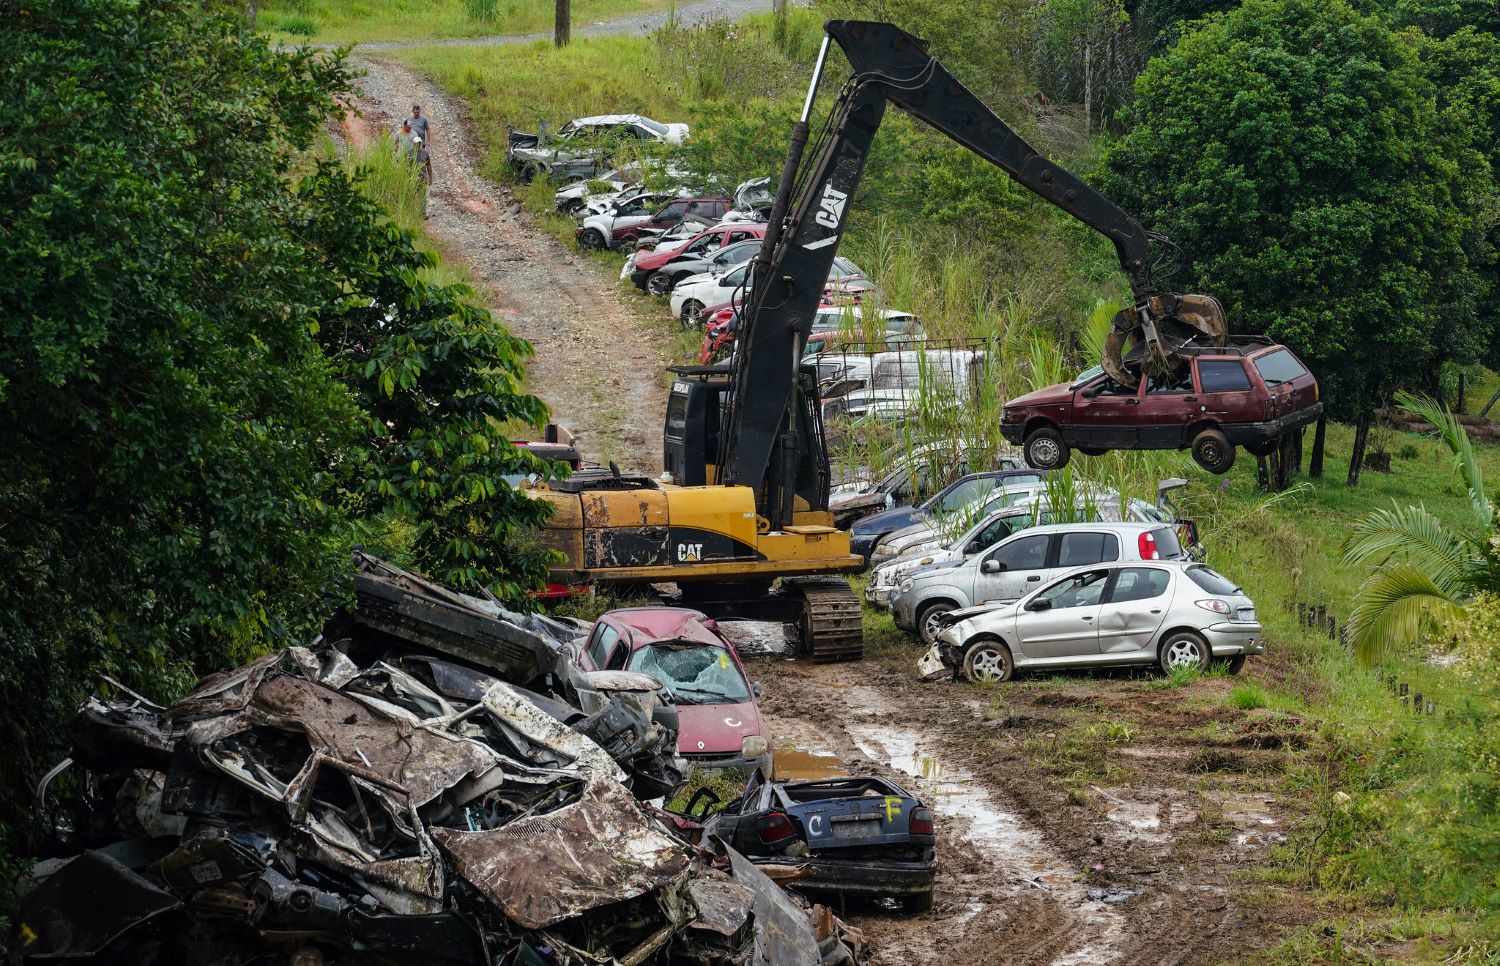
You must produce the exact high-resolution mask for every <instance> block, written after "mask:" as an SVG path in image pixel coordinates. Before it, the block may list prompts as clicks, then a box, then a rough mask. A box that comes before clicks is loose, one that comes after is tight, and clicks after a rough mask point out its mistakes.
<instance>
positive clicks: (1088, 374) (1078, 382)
mask: <svg viewBox="0 0 1500 966" xmlns="http://www.w3.org/2000/svg"><path fill="white" fill-rule="evenodd" d="M1102 375H1104V367H1103V366H1094V367H1093V368H1092V369H1085V370H1083V371H1082V372H1080V373H1079V374H1078V378H1077V379H1074V380H1073V381H1072V382H1071V383H1069V384H1068V388H1069V389H1078V388H1080V387H1082V386H1085V385H1087V384H1088V383H1090V382H1092V381H1093V380H1095V379H1098V378H1099V377H1100V376H1102Z"/></svg>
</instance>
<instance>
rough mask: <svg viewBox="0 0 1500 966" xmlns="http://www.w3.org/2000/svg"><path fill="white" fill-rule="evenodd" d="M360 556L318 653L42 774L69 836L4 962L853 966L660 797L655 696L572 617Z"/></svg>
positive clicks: (128, 696)
mask: <svg viewBox="0 0 1500 966" xmlns="http://www.w3.org/2000/svg"><path fill="white" fill-rule="evenodd" d="M355 563H356V569H357V575H356V589H357V604H356V606H355V607H354V608H353V609H352V610H350V611H349V612H347V613H345V614H342V615H341V616H339V617H338V618H336V619H335V620H334V621H332V622H331V623H330V624H329V625H328V627H327V628H326V629H325V632H324V635H323V636H322V637H321V638H320V639H319V640H318V641H316V642H314V643H313V645H311V646H310V647H306V648H302V647H296V648H291V649H289V650H286V651H280V652H276V653H274V654H270V655H267V656H265V657H262V658H260V659H259V660H256V661H254V662H252V663H250V664H249V665H247V666H245V667H242V668H239V669H238V670H236V671H233V672H230V673H227V674H217V675H213V676H210V677H208V678H205V679H204V680H202V681H201V682H199V684H198V686H197V688H196V689H195V690H194V691H193V692H192V693H191V694H189V695H187V696H186V697H184V698H182V699H181V700H179V701H177V702H176V703H174V704H172V705H171V706H169V707H161V706H159V705H156V704H153V703H152V702H150V701H149V700H147V699H145V698H144V697H141V696H139V695H135V694H133V693H130V692H128V691H127V690H125V689H124V688H122V687H120V686H116V687H115V690H116V691H117V692H119V695H118V696H116V697H111V698H109V699H104V698H100V697H95V698H92V699H90V700H89V701H88V702H87V703H86V704H85V706H84V707H83V708H82V709H81V711H80V712H79V714H78V717H77V719H76V721H75V723H74V732H73V738H74V752H73V756H72V758H70V759H68V760H66V761H64V762H63V763H62V764H60V765H59V766H58V767H57V768H55V769H54V770H53V771H52V772H51V773H49V775H48V776H47V778H46V779H45V780H44V781H43V783H42V785H41V787H40V788H39V790H38V804H39V807H41V808H42V809H43V814H44V815H45V816H46V817H47V818H48V819H49V820H50V824H51V825H52V827H53V828H54V829H55V838H56V840H57V842H56V850H55V851H56V853H57V854H56V856H55V857H54V858H50V859H46V860H44V861H42V862H40V863H39V864H38V865H37V867H36V870H35V872H34V874H33V876H32V880H31V883H30V891H29V892H28V893H27V895H26V896H25V898H24V900H23V904H22V909H21V914H20V916H19V917H18V920H17V929H16V934H15V936H14V937H13V950H14V958H15V960H16V961H18V962H23V963H28V962H39V961H42V960H49V959H57V958H68V959H82V960H85V961H90V960H91V961H96V962H134V963H162V964H167V963H173V964H175V963H193V964H199V963H201V964H208V963H213V964H238V963H247V964H248V963H251V962H255V963H295V964H299V966H316V964H323V963H344V962H379V963H402V962H413V963H415V962H423V963H450V962H451V963H475V964H481V963H482V964H510V963H524V964H573V963H724V964H730V963H733V964H743V963H752V962H754V963H809V964H816V963H848V964H852V963H855V962H857V961H858V953H859V950H858V947H859V945H860V944H859V942H858V938H857V936H856V935H855V934H854V933H852V932H851V931H846V929H845V927H843V925H842V923H840V922H838V920H836V919H834V918H833V916H832V915H831V914H829V913H828V911H827V910H825V909H821V908H818V907H811V908H809V907H807V906H806V905H805V904H800V902H799V900H794V899H793V898H792V897H791V896H789V895H788V894H786V893H784V892H783V891H782V890H781V889H780V888H778V887H777V886H776V885H774V884H773V883H772V882H771V880H769V879H768V878H767V877H766V876H765V875H764V874H762V873H761V872H759V871H758V870H757V869H756V868H755V866H754V865H752V864H751V863H750V862H748V861H746V860H745V859H744V858H743V857H742V856H740V855H739V854H738V853H736V852H735V851H733V850H732V849H731V848H729V847H728V846H726V845H725V844H724V843H723V842H721V841H719V840H718V839H716V838H714V837H712V836H706V837H702V838H701V839H700V840H699V841H697V842H696V843H694V842H690V841H689V840H688V839H687V838H686V837H683V836H682V835H681V833H680V830H678V829H677V828H676V826H675V825H674V824H673V823H672V822H671V821H670V820H669V817H668V816H666V815H665V813H662V812H660V811H658V810H656V809H655V808H653V807H652V806H650V805H648V804H646V800H649V799H652V798H656V797H659V796H661V795H663V794H665V793H666V792H667V791H668V790H670V789H672V788H674V787H676V786H677V785H678V784H679V783H680V781H681V779H682V774H681V761H680V759H679V758H678V756H677V752H676V745H677V729H676V710H675V708H674V707H673V706H672V705H671V704H670V702H669V699H668V700H664V699H663V697H662V695H661V693H660V692H659V691H657V690H655V689H654V688H639V687H633V686H631V685H630V682H624V686H620V683H619V682H616V681H615V680H614V678H612V677H610V676H608V675H606V676H605V677H604V678H603V679H595V678H594V677H593V676H591V675H590V674H589V673H587V672H584V671H582V670H580V669H578V668H577V667H576V666H575V665H574V664H573V662H572V661H571V660H570V659H569V656H568V644H569V642H570V641H571V640H572V639H573V638H574V637H575V636H576V628H574V627H572V626H570V625H568V624H565V623H562V622H558V621H553V620H549V619H547V618H539V617H534V616H524V615H519V614H514V613H510V612H508V611H505V610H503V609H502V608H501V607H499V606H498V605H497V604H495V603H494V602H492V601H484V600H479V599H476V598H472V597H467V596H464V595H460V594H456V593H454V592H452V591H450V590H447V589H446V588H443V587H440V586H438V585H436V584H432V583H430V582H428V581H426V580H423V579H422V578H419V577H417V576H415V575H413V574H410V573H407V572H406V571H403V570H400V569H399V568H396V567H393V566H391V565H389V564H386V563H384V562H382V561H380V560H377V559H374V558H372V557H368V556H365V555H363V554H359V553H356V555H355ZM614 677H618V675H615V676H614ZM64 792H66V793H67V794H64ZM846 940H847V942H846ZM850 944H852V945H853V946H854V947H855V948H854V949H851V948H850Z"/></svg>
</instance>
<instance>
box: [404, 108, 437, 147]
mask: <svg viewBox="0 0 1500 966" xmlns="http://www.w3.org/2000/svg"><path fill="white" fill-rule="evenodd" d="M406 123H408V124H410V125H411V133H412V134H415V135H416V136H417V137H420V138H421V139H422V143H423V144H431V143H432V131H431V125H430V124H429V123H428V121H427V115H425V114H423V113H422V105H421V104H413V105H412V106H411V117H409V118H407V119H406Z"/></svg>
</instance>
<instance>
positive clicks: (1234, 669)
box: [1222, 654, 1245, 674]
mask: <svg viewBox="0 0 1500 966" xmlns="http://www.w3.org/2000/svg"><path fill="white" fill-rule="evenodd" d="M1222 660H1223V662H1224V673H1225V674H1238V673H1240V672H1241V671H1243V670H1244V669H1245V655H1243V654H1236V655H1235V656H1234V657H1226V658H1223V659H1222Z"/></svg>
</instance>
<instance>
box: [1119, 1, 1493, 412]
mask: <svg viewBox="0 0 1500 966" xmlns="http://www.w3.org/2000/svg"><path fill="white" fill-rule="evenodd" d="M1428 43H1429V41H1427V40H1426V38H1424V37H1422V36H1421V35H1420V34H1417V33H1415V32H1410V33H1404V32H1397V31H1394V30H1393V29H1392V28H1391V26H1390V25H1389V24H1388V22H1387V21H1385V20H1384V19H1381V18H1378V17H1373V16H1364V15H1362V14H1360V13H1358V12H1356V11H1355V10H1354V9H1352V8H1351V7H1349V6H1348V5H1347V4H1345V3H1343V2H1339V0H1335V2H1332V3H1322V2H1313V0H1248V2H1246V3H1245V4H1243V5H1242V6H1240V7H1238V8H1237V9H1235V10H1232V11H1230V12H1228V13H1223V14H1216V15H1212V16H1210V17H1208V18H1205V19H1204V20H1202V21H1200V22H1199V23H1198V24H1197V25H1196V27H1194V28H1192V29H1190V30H1189V31H1188V32H1187V33H1186V34H1185V35H1184V36H1183V37H1182V38H1181V39H1180V40H1179V41H1178V42H1177V43H1176V44H1175V45H1173V46H1172V47H1171V48H1170V49H1169V50H1167V51H1166V52H1165V53H1163V54H1162V55H1161V56H1160V57H1158V58H1156V59H1154V60H1153V61H1152V62H1151V63H1150V65H1149V66H1148V67H1147V68H1146V70H1145V71H1144V72H1143V73H1142V75H1141V77H1140V78H1139V80H1138V81H1137V84H1136V100H1135V102H1134V104H1133V105H1132V107H1131V108H1130V110H1129V117H1128V120H1129V122H1130V130H1129V133H1128V134H1126V135H1125V136H1124V137H1123V138H1122V139H1121V140H1120V142H1119V143H1118V144H1117V146H1116V147H1115V149H1114V150H1113V151H1112V152H1111V154H1110V155H1109V157H1108V158H1107V182H1108V187H1109V190H1111V191H1112V192H1114V193H1115V194H1116V196H1117V198H1118V200H1119V201H1121V202H1122V203H1123V204H1124V205H1125V206H1126V207H1127V208H1128V209H1130V210H1133V211H1135V212H1136V213H1137V214H1138V216H1139V217H1140V218H1141V220H1142V221H1143V222H1144V223H1145V224H1146V225H1147V226H1148V227H1151V228H1153V229H1155V230H1157V231H1161V232H1163V233H1165V234H1166V235H1168V236H1170V237H1171V238H1172V239H1173V240H1175V241H1176V243H1177V244H1178V245H1180V246H1181V247H1182V249H1183V251H1184V253H1185V266H1184V272H1183V275H1184V276H1186V277H1179V278H1174V279H1173V280H1172V283H1171V284H1172V287H1174V288H1177V289H1183V290H1192V291H1202V292H1209V293H1212V294H1214V295H1215V296H1217V297H1219V298H1220V299H1221V300H1222V301H1223V302H1224V305H1225V308H1226V309H1227V310H1228V312H1229V316H1230V323H1231V326H1232V328H1233V329H1234V330H1236V331H1241V332H1265V333H1267V334H1269V335H1271V336H1272V337H1274V338H1276V339H1279V340H1281V341H1284V342H1286V343H1288V344H1289V345H1291V346H1292V347H1293V348H1294V350H1295V351H1297V352H1298V353H1299V354H1300V355H1302V356H1303V358H1304V359H1306V360H1307V361H1308V363H1309V365H1311V366H1312V367H1313V369H1314V372H1315V373H1316V374H1317V375H1318V377H1319V380H1320V382H1321V384H1322V387H1323V398H1324V400H1325V401H1326V402H1327V403H1328V405H1329V408H1330V410H1331V412H1332V414H1333V415H1335V416H1336V417H1338V418H1350V417H1353V416H1356V415H1359V414H1362V413H1366V412H1368V411H1369V410H1370V409H1371V408H1372V407H1373V406H1374V405H1375V404H1376V402H1377V401H1378V400H1380V399H1383V398H1385V397H1386V396H1388V394H1389V393H1390V392H1392V391H1394V390H1395V389H1398V388H1401V387H1404V386H1407V387H1420V388H1426V387H1427V386H1430V385H1432V384H1433V383H1434V381H1435V379H1436V372H1437V368H1438V366H1439V365H1440V363H1441V362H1443V361H1444V360H1445V359H1450V358H1451V359H1457V360H1458V361H1461V362H1467V361H1472V359H1473V354H1474V352H1475V351H1476V349H1477V347H1478V346H1479V345H1480V344H1482V343H1483V342H1485V341H1487V340H1488V338H1489V333H1490V326H1491V324H1492V320H1491V319H1489V318H1488V317H1487V316H1485V315H1484V314H1483V313H1481V312H1480V311H1479V310H1478V307H1479V305H1480V304H1481V302H1482V301H1483V300H1484V299H1485V298H1486V296H1487V292H1488V289H1489V286H1490V282H1489V275H1490V266H1491V264H1492V261H1493V255H1492V253H1491V252H1490V250H1489V248H1488V245H1487V243H1485V241H1484V238H1483V234H1484V232H1483V230H1482V227H1483V226H1482V223H1481V221H1480V219H1482V218H1483V217H1484V214H1483V212H1484V211H1485V209H1487V208H1488V206H1489V201H1488V199H1490V198H1491V197H1492V196H1493V193H1494V185H1493V181H1492V179H1491V176H1490V171H1489V165H1488V163H1487V161H1486V160H1485V158H1484V157H1483V155H1482V154H1481V152H1479V151H1478V150H1476V149H1475V146H1474V135H1473V133H1472V132H1470V131H1467V130H1465V128H1464V126H1463V124H1462V123H1461V118H1460V117H1459V116H1457V115H1455V114H1454V113H1453V112H1452V111H1451V110H1449V106H1448V104H1447V102H1446V101H1445V100H1444V99H1441V98H1440V97H1439V95H1438V92H1437V90H1436V89H1435V85H1434V83H1433V80H1432V78H1431V76H1430V74H1429V70H1428V67H1427V66H1426V64H1424V61H1423V58H1422V54H1423V52H1424V45H1426V44H1428Z"/></svg>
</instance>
